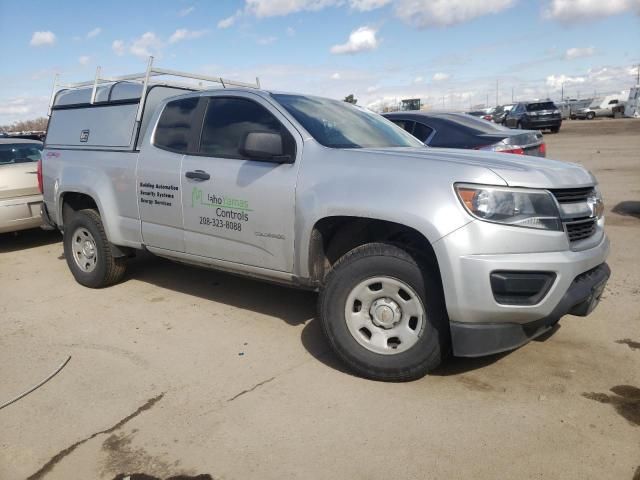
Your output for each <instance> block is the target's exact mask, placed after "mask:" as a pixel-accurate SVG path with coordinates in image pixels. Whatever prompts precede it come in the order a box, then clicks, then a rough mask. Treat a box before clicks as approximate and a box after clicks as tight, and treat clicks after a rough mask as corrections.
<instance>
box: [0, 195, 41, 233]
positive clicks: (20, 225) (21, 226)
mask: <svg viewBox="0 0 640 480" xmlns="http://www.w3.org/2000/svg"><path fill="white" fill-rule="evenodd" d="M40 205H42V195H30V196H27V197H17V198H12V199H8V200H0V233H8V232H17V231H18V230H27V229H29V228H38V227H39V226H40V225H41V224H42V220H41V218H40Z"/></svg>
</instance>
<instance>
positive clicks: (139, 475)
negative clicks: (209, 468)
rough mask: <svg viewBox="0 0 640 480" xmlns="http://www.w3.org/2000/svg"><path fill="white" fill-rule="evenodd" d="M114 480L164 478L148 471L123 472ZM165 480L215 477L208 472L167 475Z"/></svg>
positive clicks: (203, 479) (152, 479) (209, 478)
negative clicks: (148, 473)
mask: <svg viewBox="0 0 640 480" xmlns="http://www.w3.org/2000/svg"><path fill="white" fill-rule="evenodd" d="M113 480H162V479H161V478H158V477H154V476H153V475H147V474H146V473H132V474H125V473H121V474H119V475H116V476H115V477H113ZM164 480H213V477H212V476H211V475H209V474H208V473H203V474H200V475H174V476H173V477H167V478H165V479H164Z"/></svg>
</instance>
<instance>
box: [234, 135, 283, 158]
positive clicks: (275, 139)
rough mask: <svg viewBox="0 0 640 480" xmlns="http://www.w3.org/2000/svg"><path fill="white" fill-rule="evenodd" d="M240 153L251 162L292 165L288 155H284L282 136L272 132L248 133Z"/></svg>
mask: <svg viewBox="0 0 640 480" xmlns="http://www.w3.org/2000/svg"><path fill="white" fill-rule="evenodd" d="M242 152H243V153H244V155H246V156H247V157H250V158H251V159H252V160H261V161H265V162H276V163H292V162H293V159H292V158H291V156H290V155H284V149H283V146H282V135H280V134H279V133H274V132H249V133H247V136H246V137H245V138H244V142H243V144H242Z"/></svg>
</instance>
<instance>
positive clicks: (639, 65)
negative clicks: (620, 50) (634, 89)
mask: <svg viewBox="0 0 640 480" xmlns="http://www.w3.org/2000/svg"><path fill="white" fill-rule="evenodd" d="M636 85H640V63H639V64H638V75H637V76H636Z"/></svg>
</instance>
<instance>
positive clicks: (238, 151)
mask: <svg viewBox="0 0 640 480" xmlns="http://www.w3.org/2000/svg"><path fill="white" fill-rule="evenodd" d="M249 132H271V133H280V134H281V135H282V142H283V145H282V146H283V150H284V153H285V155H291V156H292V157H295V141H294V139H293V137H292V136H291V134H290V133H289V132H288V131H287V129H286V128H285V127H284V126H283V125H282V124H281V123H280V121H279V120H278V119H277V118H276V117H275V116H274V115H273V114H272V113H271V112H269V111H268V110H267V109H266V108H264V107H263V106H262V105H259V104H258V103H256V102H254V101H252V100H248V99H245V98H226V97H220V98H216V97H213V98H211V99H210V100H209V105H208V106H207V111H206V113H205V117H204V125H203V127H202V135H201V137H200V154H202V155H208V156H212V157H224V158H238V159H248V157H246V156H245V155H244V154H243V152H242V143H243V142H244V139H245V137H246V136H247V134H248V133H249Z"/></svg>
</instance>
